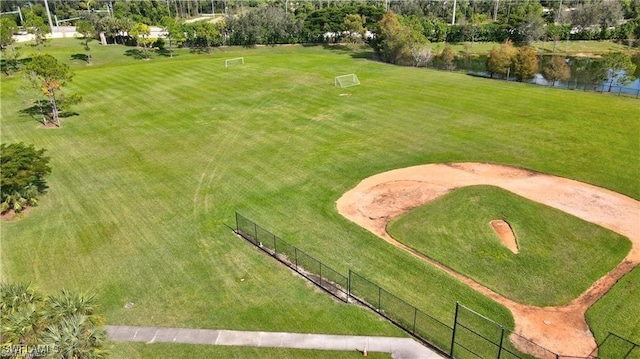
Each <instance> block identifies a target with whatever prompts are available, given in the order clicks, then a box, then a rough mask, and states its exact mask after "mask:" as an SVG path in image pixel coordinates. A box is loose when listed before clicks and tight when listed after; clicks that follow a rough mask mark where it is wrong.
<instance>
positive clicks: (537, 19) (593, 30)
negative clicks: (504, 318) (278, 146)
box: [0, 0, 640, 46]
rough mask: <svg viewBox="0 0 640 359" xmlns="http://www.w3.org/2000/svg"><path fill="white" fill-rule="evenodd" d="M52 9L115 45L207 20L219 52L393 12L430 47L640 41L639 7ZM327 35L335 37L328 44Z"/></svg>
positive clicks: (578, 1)
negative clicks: (132, 33)
mask: <svg viewBox="0 0 640 359" xmlns="http://www.w3.org/2000/svg"><path fill="white" fill-rule="evenodd" d="M48 3H49V8H50V10H51V13H52V14H53V16H55V17H56V18H57V19H75V18H82V19H84V20H86V21H89V22H90V23H92V24H93V25H94V27H95V28H96V30H97V31H102V32H104V33H105V34H107V35H108V36H109V38H110V40H112V41H115V39H116V37H118V36H120V34H122V35H124V34H126V33H128V31H129V30H131V29H132V27H133V26H135V24H137V23H142V24H146V25H149V26H151V25H155V26H164V25H165V24H166V20H165V19H166V18H173V19H176V21H178V22H184V20H187V19H189V18H193V17H197V16H201V15H203V14H206V15H214V14H215V15H217V16H218V17H219V18H220V19H224V20H222V21H220V22H216V30H217V32H218V35H217V36H216V41H214V42H217V43H219V44H225V45H243V46H247V45H249V46H250V45H255V44H272V43H300V42H323V41H340V40H341V37H342V36H348V35H347V34H346V33H347V32H348V31H349V29H348V27H347V25H346V24H345V20H346V18H347V16H350V15H358V16H361V17H362V18H363V22H364V27H365V29H367V30H369V31H370V32H376V25H375V24H376V23H377V22H378V21H379V20H381V18H382V15H383V14H384V13H385V12H387V11H389V10H391V11H393V12H394V13H395V14H396V15H397V16H399V17H402V18H409V19H411V20H406V21H411V22H413V23H415V24H416V25H419V27H420V29H419V31H420V32H421V33H422V35H424V36H425V38H426V39H427V40H429V41H432V42H444V41H446V42H475V41H491V42H504V41H506V40H507V39H510V40H511V41H514V42H515V43H520V42H531V41H536V40H541V39H548V40H549V41H552V40H554V39H556V40H595V39H599V40H606V39H615V40H620V41H635V40H637V39H639V38H640V0H589V1H586V0H518V1H514V0H455V1H440V0H402V1H400V0H375V1H364V0H359V1H337V0H300V1H293V0H253V1H240V0H236V1H232V0H226V1H225V0H218V1H216V0H208V1H207V0H186V1H182V0H181V1H178V0H165V1H152V0H141V1H115V0H111V1H109V0H85V1H70V0H48ZM454 4H455V5H454ZM20 5H22V7H23V8H24V3H23V2H20V1H14V0H6V1H3V2H2V4H1V5H0V9H1V10H2V11H3V12H7V11H11V10H12V9H15V8H16V7H17V6H20ZM23 12H24V13H25V14H28V15H27V16H25V17H24V21H22V20H20V19H18V16H17V15H16V14H13V15H12V16H13V19H14V21H15V22H16V23H17V25H19V26H25V27H27V28H32V29H36V28H38V29H40V28H42V26H44V27H45V28H46V26H47V23H48V22H47V21H48V20H47V16H46V10H45V8H44V7H43V6H42V5H41V4H35V5H31V6H30V7H29V8H26V9H24V11H23ZM3 17H11V16H6V15H5V16H3ZM37 18H40V20H38V19H37ZM75 21H76V20H71V21H68V22H66V23H65V24H75ZM328 32H332V33H338V35H337V36H332V37H330V38H328V37H327V36H326V34H327V33H328ZM184 33H186V34H189V33H193V31H191V32H189V31H184ZM343 33H344V34H345V35H342V34H343ZM201 42H202V38H198V39H189V38H187V39H186V40H185V46H189V44H197V43H201Z"/></svg>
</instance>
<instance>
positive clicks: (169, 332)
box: [105, 325, 443, 359]
mask: <svg viewBox="0 0 640 359" xmlns="http://www.w3.org/2000/svg"><path fill="white" fill-rule="evenodd" d="M105 329H106V330H107V333H108V334H109V339H111V340H113V341H119V342H123V341H125V342H145V343H187V344H208V345H233V346H251V347H265V348H289V349H316V350H342V351H360V352H362V351H363V350H364V348H367V351H368V352H381V353H390V354H391V357H393V358H395V359H442V358H443V357H441V356H440V355H438V354H436V353H435V352H434V351H432V350H430V349H428V348H427V347H425V346H423V345H421V344H419V343H418V342H416V341H415V340H413V339H409V338H393V337H365V336H351V335H325V334H299V333H276V332H246V331H244V332H243V331H236V330H213V329H189V328H158V327H130V326H124V325H105Z"/></svg>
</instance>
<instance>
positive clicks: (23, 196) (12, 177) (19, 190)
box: [0, 143, 51, 213]
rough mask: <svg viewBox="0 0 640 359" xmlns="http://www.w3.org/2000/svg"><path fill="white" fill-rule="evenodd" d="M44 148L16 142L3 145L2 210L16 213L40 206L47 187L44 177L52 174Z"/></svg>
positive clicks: (0, 152) (0, 165)
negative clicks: (39, 198) (29, 207)
mask: <svg viewBox="0 0 640 359" xmlns="http://www.w3.org/2000/svg"><path fill="white" fill-rule="evenodd" d="M44 152H45V150H44V149H40V150H36V149H35V148H34V147H33V145H30V146H27V145H25V144H24V143H12V144H10V145H7V144H4V143H3V144H2V145H0V200H1V201H2V204H1V205H0V212H1V213H5V212H7V211H9V210H11V209H13V210H14V211H15V212H16V213H19V212H21V211H22V210H24V208H25V207H26V206H36V205H37V204H38V202H37V197H38V195H40V194H42V193H44V192H45V191H46V189H47V183H46V182H45V180H44V177H45V176H46V175H48V174H49V173H51V167H49V157H46V156H44Z"/></svg>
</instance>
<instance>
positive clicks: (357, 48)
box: [304, 43, 373, 59]
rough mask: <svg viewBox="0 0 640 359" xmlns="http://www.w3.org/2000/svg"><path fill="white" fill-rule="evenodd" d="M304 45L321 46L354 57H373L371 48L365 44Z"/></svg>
mask: <svg viewBox="0 0 640 359" xmlns="http://www.w3.org/2000/svg"><path fill="white" fill-rule="evenodd" d="M304 46H322V48H323V49H325V50H329V51H333V52H340V53H345V52H346V53H349V54H350V55H351V57H353V58H354V59H372V58H373V50H372V49H371V48H369V47H366V46H365V45H352V44H342V43H322V44H320V45H304Z"/></svg>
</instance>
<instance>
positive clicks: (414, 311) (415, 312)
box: [413, 307, 418, 334]
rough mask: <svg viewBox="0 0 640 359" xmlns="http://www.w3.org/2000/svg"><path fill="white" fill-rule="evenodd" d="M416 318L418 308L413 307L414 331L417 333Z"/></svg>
mask: <svg viewBox="0 0 640 359" xmlns="http://www.w3.org/2000/svg"><path fill="white" fill-rule="evenodd" d="M416 318H418V308H416V307H413V333H414V334H415V333H416Z"/></svg>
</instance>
